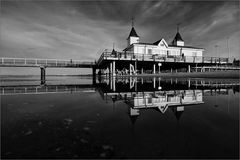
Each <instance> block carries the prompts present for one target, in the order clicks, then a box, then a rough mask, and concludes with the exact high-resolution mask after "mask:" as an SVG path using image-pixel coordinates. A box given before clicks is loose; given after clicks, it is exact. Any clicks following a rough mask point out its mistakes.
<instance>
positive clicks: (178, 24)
mask: <svg viewBox="0 0 240 160" xmlns="http://www.w3.org/2000/svg"><path fill="white" fill-rule="evenodd" d="M180 25H181V23H177V32H179V26H180Z"/></svg>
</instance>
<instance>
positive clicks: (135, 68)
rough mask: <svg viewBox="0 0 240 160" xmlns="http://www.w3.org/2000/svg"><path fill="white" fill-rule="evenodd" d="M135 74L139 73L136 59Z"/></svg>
mask: <svg viewBox="0 0 240 160" xmlns="http://www.w3.org/2000/svg"><path fill="white" fill-rule="evenodd" d="M135 75H137V60H136V61H135Z"/></svg>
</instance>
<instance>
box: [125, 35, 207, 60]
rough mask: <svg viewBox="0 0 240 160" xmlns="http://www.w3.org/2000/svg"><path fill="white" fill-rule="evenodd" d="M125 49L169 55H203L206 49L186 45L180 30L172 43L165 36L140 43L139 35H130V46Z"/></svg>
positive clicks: (132, 51) (127, 50) (131, 51)
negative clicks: (153, 40)
mask: <svg viewBox="0 0 240 160" xmlns="http://www.w3.org/2000/svg"><path fill="white" fill-rule="evenodd" d="M124 51H126V52H129V53H133V54H149V55H160V56H167V57H171V56H184V57H188V56H189V57H202V56H203V51H204V49H203V48H197V47H190V46H184V41H183V40H182V38H181V36H180V34H179V32H178V33H177V35H176V37H175V38H174V40H173V42H172V44H167V42H166V41H165V40H164V39H163V38H162V39H161V40H159V41H157V42H155V43H140V42H139V37H134V36H129V37H128V47H127V48H125V49H124Z"/></svg>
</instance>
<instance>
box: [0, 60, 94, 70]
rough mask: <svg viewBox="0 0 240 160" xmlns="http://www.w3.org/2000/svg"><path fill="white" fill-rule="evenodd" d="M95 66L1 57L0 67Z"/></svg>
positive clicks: (71, 62)
mask: <svg viewBox="0 0 240 160" xmlns="http://www.w3.org/2000/svg"><path fill="white" fill-rule="evenodd" d="M93 65H95V63H94V62H86V61H80V60H72V59H69V60H63V59H33V58H9V57H1V58H0V66H2V67H4V66H7V67H14V66H19V67H24V66H26V67H39V66H46V67H76V68H78V67H87V68H90V67H91V66H93Z"/></svg>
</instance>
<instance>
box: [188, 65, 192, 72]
mask: <svg viewBox="0 0 240 160" xmlns="http://www.w3.org/2000/svg"><path fill="white" fill-rule="evenodd" d="M190 72H191V66H190V65H188V73H190Z"/></svg>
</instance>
